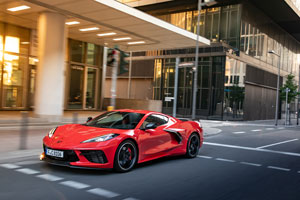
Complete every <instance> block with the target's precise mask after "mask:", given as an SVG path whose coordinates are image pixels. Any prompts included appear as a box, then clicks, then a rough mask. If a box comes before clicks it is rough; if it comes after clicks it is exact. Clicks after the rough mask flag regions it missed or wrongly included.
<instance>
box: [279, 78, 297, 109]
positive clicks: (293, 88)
mask: <svg viewBox="0 0 300 200" xmlns="http://www.w3.org/2000/svg"><path fill="white" fill-rule="evenodd" d="M294 78H295V76H294V75H293V74H289V75H288V76H287V80H286V81H285V84H284V85H283V87H281V88H280V99H281V100H283V101H285V100H286V92H285V90H286V88H289V90H290V91H289V93H288V102H287V103H291V102H292V101H294V100H295V98H296V97H297V95H299V92H297V88H298V86H297V85H296V84H295V80H294Z"/></svg>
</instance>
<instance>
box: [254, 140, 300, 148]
mask: <svg viewBox="0 0 300 200" xmlns="http://www.w3.org/2000/svg"><path fill="white" fill-rule="evenodd" d="M297 140H299V139H292V140H286V141H282V142H277V143H274V144H269V145H265V146H261V147H257V149H264V148H267V147H272V146H276V145H279V144H284V143H288V142H294V141H297Z"/></svg>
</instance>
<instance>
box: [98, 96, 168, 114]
mask: <svg viewBox="0 0 300 200" xmlns="http://www.w3.org/2000/svg"><path fill="white" fill-rule="evenodd" d="M109 104H110V98H104V101H103V110H106V109H107V106H109ZM116 109H137V110H150V111H156V112H161V111H162V101H160V100H144V99H120V98H117V99H116Z"/></svg>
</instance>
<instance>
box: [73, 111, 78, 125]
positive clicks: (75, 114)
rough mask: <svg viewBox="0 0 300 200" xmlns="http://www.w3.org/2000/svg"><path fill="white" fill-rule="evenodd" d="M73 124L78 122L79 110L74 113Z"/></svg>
mask: <svg viewBox="0 0 300 200" xmlns="http://www.w3.org/2000/svg"><path fill="white" fill-rule="evenodd" d="M73 124H78V113H77V112H74V113H73Z"/></svg>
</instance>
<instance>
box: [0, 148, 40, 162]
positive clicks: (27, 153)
mask: <svg viewBox="0 0 300 200" xmlns="http://www.w3.org/2000/svg"><path fill="white" fill-rule="evenodd" d="M42 151H43V150H42V149H30V150H18V151H10V152H3V153H0V162H1V161H5V160H10V161H11V160H13V159H19V158H25V157H32V156H36V158H37V159H39V155H40V153H41V152H42Z"/></svg>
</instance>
